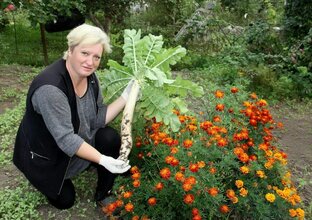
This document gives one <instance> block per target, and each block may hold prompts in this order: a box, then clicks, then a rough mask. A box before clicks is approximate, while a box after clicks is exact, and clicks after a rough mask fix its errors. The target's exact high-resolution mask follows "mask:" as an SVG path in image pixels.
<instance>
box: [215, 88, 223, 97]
mask: <svg viewBox="0 0 312 220" xmlns="http://www.w3.org/2000/svg"><path fill="white" fill-rule="evenodd" d="M215 97H216V98H218V99H221V98H223V97H224V92H222V91H221V90H217V91H215Z"/></svg>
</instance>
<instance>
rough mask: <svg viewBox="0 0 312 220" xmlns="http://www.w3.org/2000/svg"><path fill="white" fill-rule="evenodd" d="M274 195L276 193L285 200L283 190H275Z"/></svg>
mask: <svg viewBox="0 0 312 220" xmlns="http://www.w3.org/2000/svg"><path fill="white" fill-rule="evenodd" d="M276 193H277V194H278V195H279V196H280V197H282V198H284V199H285V197H284V192H283V190H280V189H278V190H276Z"/></svg>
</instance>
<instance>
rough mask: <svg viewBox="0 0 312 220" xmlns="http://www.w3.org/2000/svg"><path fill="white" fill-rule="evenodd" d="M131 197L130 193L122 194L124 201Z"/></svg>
mask: <svg viewBox="0 0 312 220" xmlns="http://www.w3.org/2000/svg"><path fill="white" fill-rule="evenodd" d="M131 196H132V192H130V191H127V192H124V194H123V197H124V198H125V199H128V198H130V197H131Z"/></svg>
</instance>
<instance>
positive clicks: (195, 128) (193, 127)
mask: <svg viewBox="0 0 312 220" xmlns="http://www.w3.org/2000/svg"><path fill="white" fill-rule="evenodd" d="M186 128H187V129H188V130H189V131H196V130H197V126H195V125H193V124H188V125H187V126H186Z"/></svg>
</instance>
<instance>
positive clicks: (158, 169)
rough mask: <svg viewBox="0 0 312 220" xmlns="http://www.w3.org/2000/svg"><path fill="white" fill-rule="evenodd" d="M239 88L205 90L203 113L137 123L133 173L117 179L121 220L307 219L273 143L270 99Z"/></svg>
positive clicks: (115, 204)
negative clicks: (174, 125) (169, 122)
mask: <svg viewBox="0 0 312 220" xmlns="http://www.w3.org/2000/svg"><path fill="white" fill-rule="evenodd" d="M240 90H241V89H239V88H237V87H228V88H225V89H224V91H222V90H215V91H213V92H211V93H209V94H207V98H208V100H209V106H208V107H207V111H206V112H200V113H199V114H197V115H196V114H189V115H185V114H181V113H180V112H179V111H177V110H175V111H174V112H175V114H177V116H178V117H179V120H180V122H181V128H180V131H179V132H177V133H173V132H171V131H170V129H169V128H168V127H166V126H164V124H163V123H162V122H156V121H155V120H147V121H144V122H143V121H140V123H141V124H137V125H136V128H142V130H136V135H137V136H136V144H135V146H136V147H135V148H134V149H133V151H132V153H131V157H130V161H131V164H132V168H131V170H130V173H129V175H128V176H122V177H118V178H117V180H116V184H115V188H114V192H115V193H116V196H117V199H116V201H115V202H113V203H111V204H109V205H108V206H107V207H104V208H103V211H104V212H105V213H106V214H107V215H110V216H113V214H112V213H114V211H115V210H116V209H117V208H119V209H121V211H120V213H119V216H122V217H123V219H193V220H195V219H304V210H303V209H302V206H301V199H300V196H299V194H298V192H297V189H296V187H295V186H294V184H293V182H292V180H291V173H290V172H289V170H288V168H287V155H286V153H285V152H283V151H282V150H280V149H279V147H278V146H277V145H276V137H275V136H274V134H273V131H274V130H275V129H281V128H282V127H283V125H282V123H278V122H275V121H274V119H273V117H272V115H271V113H270V111H269V108H268V104H267V102H266V101H265V100H263V99H259V98H258V97H257V95H256V94H254V93H253V94H250V95H248V94H246V93H244V92H242V91H240Z"/></svg>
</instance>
